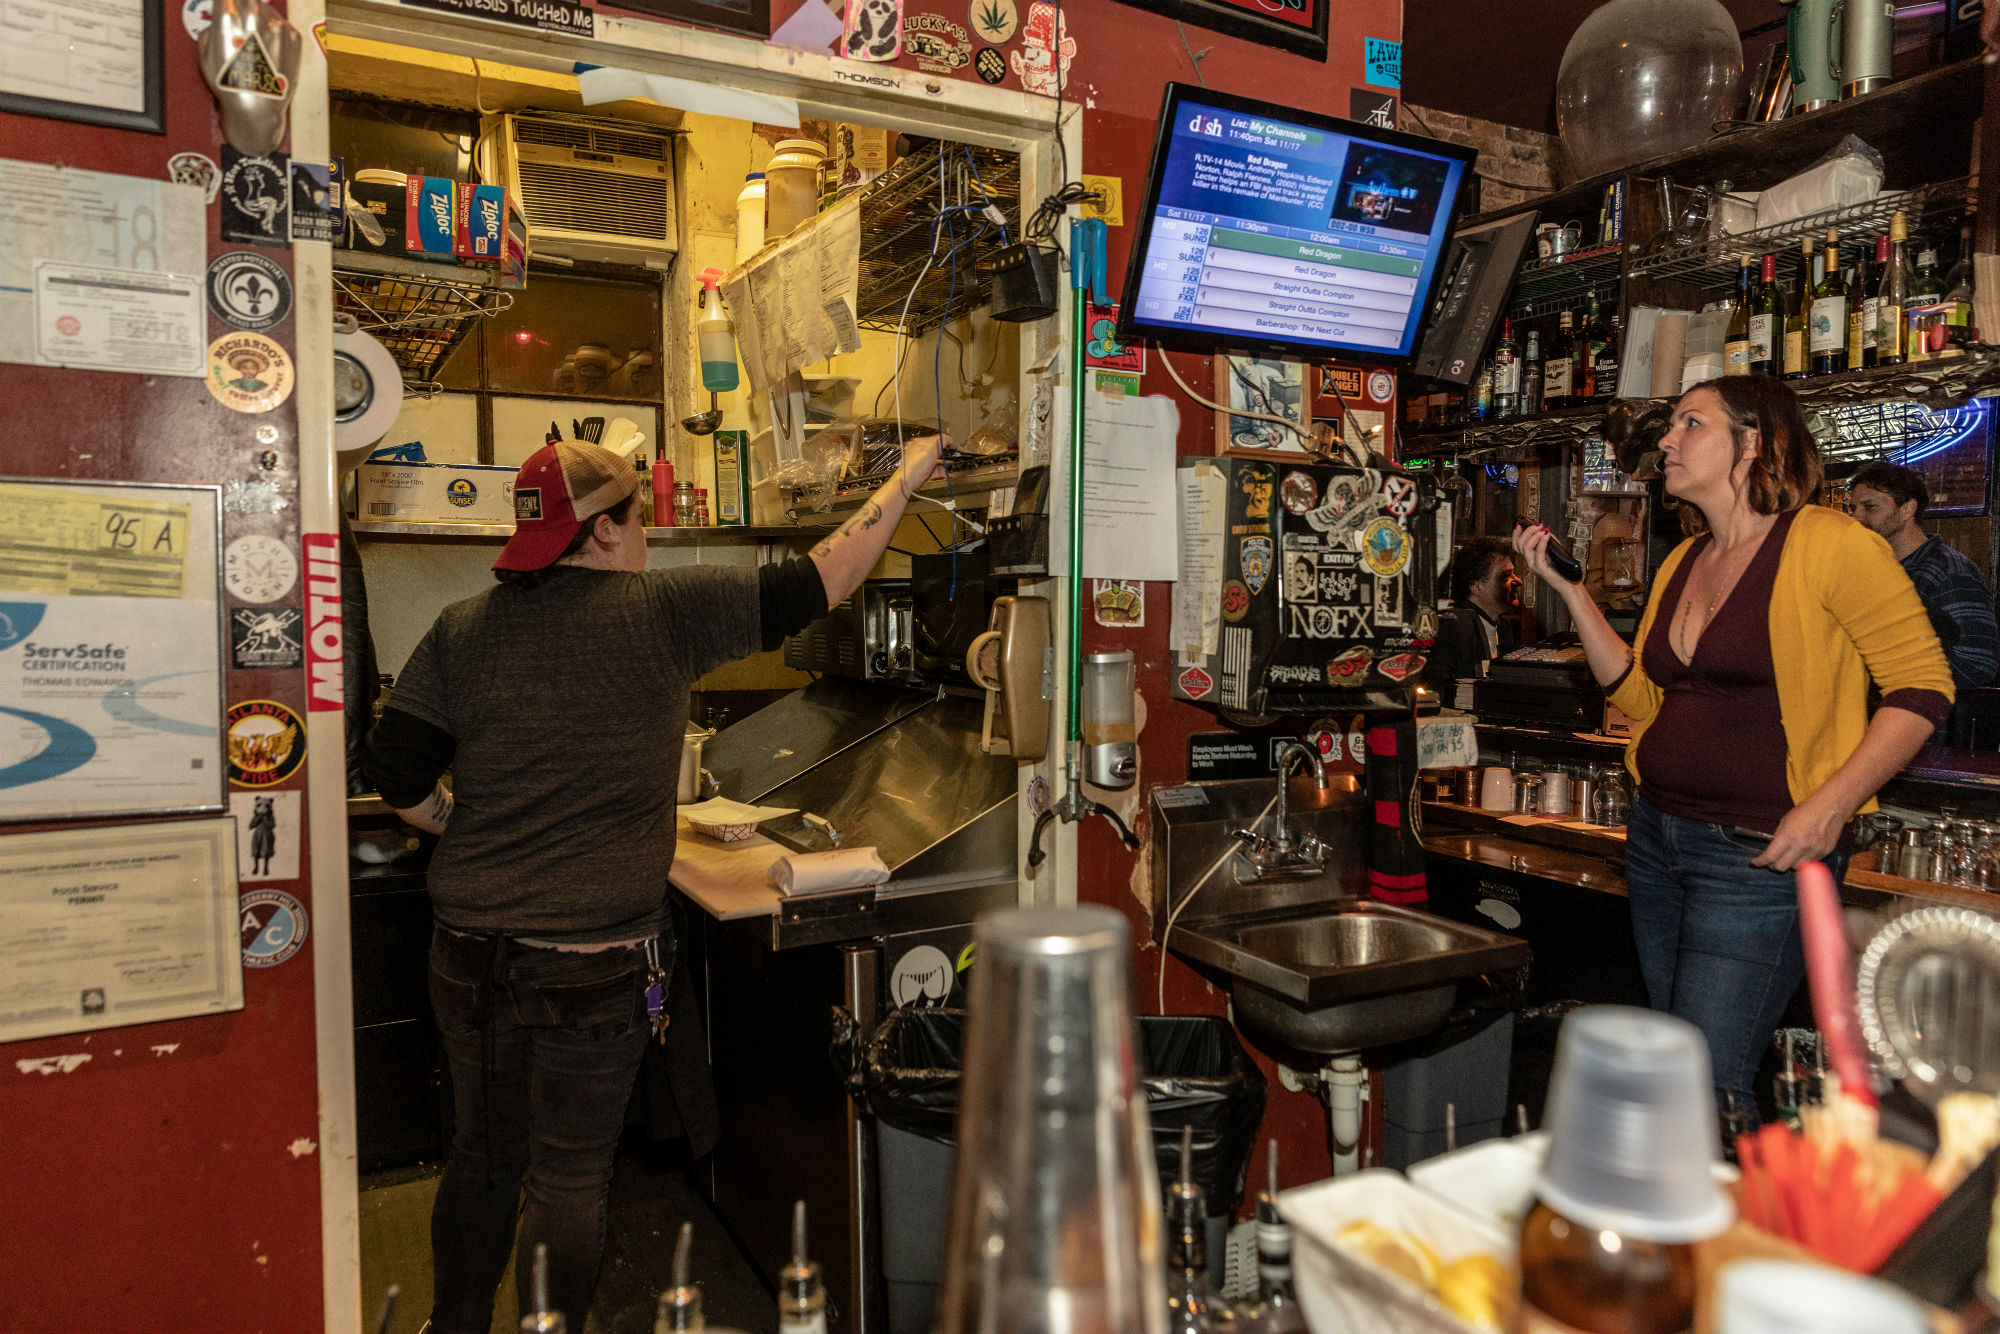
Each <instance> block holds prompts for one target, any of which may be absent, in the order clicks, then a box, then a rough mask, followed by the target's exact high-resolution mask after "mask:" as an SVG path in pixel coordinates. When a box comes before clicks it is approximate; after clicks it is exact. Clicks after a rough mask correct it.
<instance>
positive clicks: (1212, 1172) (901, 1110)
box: [861, 1008, 1265, 1334]
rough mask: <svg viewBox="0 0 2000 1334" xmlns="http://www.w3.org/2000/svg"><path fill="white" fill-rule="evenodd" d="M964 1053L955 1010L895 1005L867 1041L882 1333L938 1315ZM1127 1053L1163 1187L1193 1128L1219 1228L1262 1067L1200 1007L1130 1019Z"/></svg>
mask: <svg viewBox="0 0 2000 1334" xmlns="http://www.w3.org/2000/svg"><path fill="white" fill-rule="evenodd" d="M964 1055H965V1011H963V1010H953V1009H936V1008H925V1009H906V1010H897V1011H895V1012H893V1013H892V1014H890V1015H889V1017H888V1018H887V1019H885V1020H883V1021H882V1023H881V1024H880V1025H879V1026H878V1027H877V1028H876V1029H875V1032H874V1034H873V1035H872V1036H871V1038H870V1039H869V1043H868V1051H867V1055H866V1060H865V1063H864V1067H863V1070H862V1078H861V1083H862V1091H863V1095H864V1097H865V1099H866V1102H867V1106H868V1109H869V1110H870V1111H871V1112H873V1113H874V1115H875V1118H876V1146H877V1151H878V1160H879V1162H880V1164H881V1189H882V1271H883V1279H884V1281H885V1283H886V1286H887V1290H888V1305H889V1334H921V1331H924V1330H928V1329H929V1328H930V1324H931V1318H932V1316H933V1315H934V1314H935V1312H936V1307H937V1286H938V1283H939V1281H940V1280H941V1278H942V1277H943V1266H944V1243H945V1231H946V1229H947V1227H948V1225H949V1221H950V1219H949V1215H950V1209H951V1176H952V1143H953V1135H954V1132H955V1131H956V1129H957V1124H958V1080H959V1070H960V1068H961V1067H962V1065H963V1064H964ZM1136 1055H1137V1057H1138V1060H1139V1068H1140V1072H1141V1082H1142V1086H1143V1087H1144V1089H1145V1093H1146V1112H1147V1118H1148V1120H1149V1121H1150V1122H1151V1123H1152V1127H1153V1153H1154V1156H1155V1158H1156V1159H1157V1162H1158V1166H1159V1171H1160V1180H1161V1187H1162V1190H1164V1189H1165V1186H1166V1185H1167V1184H1168V1183H1170V1182H1172V1181H1173V1180H1174V1178H1175V1177H1176V1176H1177V1175H1178V1174H1179V1171H1180V1140H1181V1128H1182V1127H1183V1126H1189V1125H1191V1126H1193V1127H1194V1176H1195V1180H1196V1181H1197V1182H1198V1183H1199V1184H1200V1185H1201V1188H1202V1190H1203V1191H1204V1192H1206V1194H1207V1196H1208V1208H1209V1213H1210V1216H1211V1218H1213V1219H1215V1220H1217V1221H1218V1222H1221V1223H1223V1224H1224V1226H1226V1223H1227V1219H1228V1217H1229V1215H1230V1214H1232V1213H1234V1212H1235V1210H1236V1207H1237V1205H1239V1204H1240V1203H1241V1202H1242V1200H1243V1190H1244V1180H1245V1176H1246V1174H1247V1173H1248V1171H1249V1166H1250V1156H1251V1151H1252V1149H1253V1148H1254V1147H1255V1146H1256V1140H1257V1127H1258V1126H1259V1125H1260V1124H1261V1123H1262V1121H1263V1119H1264V1098H1265V1088H1264V1076H1263V1073H1262V1072H1261V1071H1259V1070H1258V1069H1257V1067H1256V1065H1255V1064H1254V1063H1253V1062H1252V1061H1251V1059H1250V1054H1249V1053H1248V1052H1246V1051H1245V1050H1244V1049H1243V1044H1242V1042H1241V1041H1239V1040H1238V1039H1237V1036H1236V1030H1235V1028H1233V1027H1232V1026H1231V1025H1230V1023H1229V1021H1228V1020H1227V1019H1222V1018H1217V1017H1214V1016H1209V1015H1164V1016H1152V1015H1142V1016H1140V1018H1139V1051H1138V1052H1137V1053H1136Z"/></svg>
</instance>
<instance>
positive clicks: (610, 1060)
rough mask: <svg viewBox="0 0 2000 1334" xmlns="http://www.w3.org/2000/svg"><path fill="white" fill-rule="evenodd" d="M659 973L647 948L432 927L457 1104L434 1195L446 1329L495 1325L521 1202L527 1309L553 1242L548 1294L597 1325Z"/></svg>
mask: <svg viewBox="0 0 2000 1334" xmlns="http://www.w3.org/2000/svg"><path fill="white" fill-rule="evenodd" d="M645 986H646V964H645V953H644V951H643V950H640V949H637V948H629V947H628V948H621V949H613V950H606V951H603V952H601V953H597V954H579V953H571V952H565V951H560V950H552V949H542V948H535V947H531V946H524V945H519V944H514V943H512V942H508V943H506V945H505V946H504V948H500V949H497V950H496V946H495V942H494V940H493V939H492V938H489V937H480V938H471V937H466V936H456V935H451V934H448V933H446V932H444V931H439V932H437V933H436V934H435V935H434V936H433V937H432V938H431V970H430V991H431V1006H432V1009H433V1010H434V1011H435V1012H436V1015H437V1024H438V1032H439V1034H440V1036H441V1037H442V1038H443V1040H444V1050H445V1055H446V1057H447V1058H448V1059H449V1060H450V1062H451V1081H452V1098H453V1107H454V1110H455V1112H456V1114H457V1125H456V1127H455V1129H454V1131H453V1134H452V1141H451V1149H450V1152H449V1153H448V1154H447V1156H446V1159H445V1170H444V1180H443V1181H442V1182H440V1183H439V1185H438V1193H437V1201H436V1203H435V1204H434V1205H433V1206H432V1209H431V1256H432V1263H433V1265H434V1267H435V1281H436V1301H435V1304H434V1305H433V1307H432V1309H431V1325H432V1328H434V1329H435V1330H437V1331H438V1334H486V1330H487V1329H488V1328H490V1327H491V1325H492V1323H493V1294H494V1290H495V1289H496V1288H497V1287H498V1286H499V1284H500V1276H501V1274H502V1273H504V1272H505V1271H506V1268H507V1256H508V1253H509V1252H510V1251H512V1250H513V1249H514V1245H515V1220H516V1218H517V1216H518V1218H519V1221H520V1249H519V1254H518V1255H517V1256H516V1257H515V1262H514V1280H515V1282H514V1287H515V1292H516V1294H517V1295H518V1297H519V1300H520V1309H521V1310H522V1311H524V1312H525V1311H530V1310H532V1309H534V1308H533V1306H532V1304H531V1303H532V1284H533V1266H534V1254H535V1244H536V1243H537V1242H544V1243H546V1244H547V1245H548V1248H549V1305H550V1306H551V1307H552V1308H554V1309H555V1310H558V1311H561V1312H562V1314H563V1318H564V1319H565V1320H566V1321H567V1323H568V1327H569V1328H570V1329H572V1330H581V1329H582V1328H583V1322H584V1317H585V1315H586V1313H587V1312H588V1311H589V1309H590V1300H591V1297H592V1295H593V1294H594V1293H595V1292H596V1290H597V1274H598V1269H599V1267H600V1265H601V1264H602V1262H603V1258H604V1216H605V1205H606V1202H607V1201H608V1199H609V1198H610V1194H611V1161H612V1158H613V1156H614V1154H615V1153H616V1152H617V1148H618V1134H619V1131H620V1129H621V1128H622V1127H623V1125H624V1121H625V1105H626V1103H627V1102H628V1101H629V1100H630V1098H631V1095H632V1084H633V1081H634V1079H636V1078H637V1076H638V1072H639V1060H640V1057H641V1056H642V1055H644V1053H645V1048H646V1041H647V1038H648V1036H649V1035H650V1032H651V1028H650V1025H649V1024H648V1022H647V1020H646V1009H645ZM524 1181H525V1183H526V1185H527V1206H526V1208H523V1207H522V1205H521V1187H522V1184H523V1182H524Z"/></svg>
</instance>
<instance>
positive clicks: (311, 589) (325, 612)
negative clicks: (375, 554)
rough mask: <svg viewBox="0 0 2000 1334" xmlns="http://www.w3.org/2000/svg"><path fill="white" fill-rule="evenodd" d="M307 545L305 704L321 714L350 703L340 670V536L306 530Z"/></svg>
mask: <svg viewBox="0 0 2000 1334" xmlns="http://www.w3.org/2000/svg"><path fill="white" fill-rule="evenodd" d="M305 544H306V670H307V672H308V673H309V674H310V677H311V680H310V683H309V685H308V688H307V691H306V707H307V708H308V709H310V710H311V711H312V712H314V713H320V712H323V711H325V710H327V709H339V708H342V707H344V706H345V705H346V703H347V688H346V682H345V680H344V678H343V676H342V672H341V661H342V659H341V654H342V643H341V631H340V538H339V537H337V536H335V535H334V534H332V533H307V534H306V535H305Z"/></svg>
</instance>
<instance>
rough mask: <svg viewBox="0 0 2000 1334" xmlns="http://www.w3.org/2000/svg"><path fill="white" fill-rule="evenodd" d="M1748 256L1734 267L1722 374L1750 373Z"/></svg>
mask: <svg viewBox="0 0 2000 1334" xmlns="http://www.w3.org/2000/svg"><path fill="white" fill-rule="evenodd" d="M1751 301H1752V297H1751V291H1750V256H1748V255H1745V256H1744V257H1743V259H1742V261H1741V262H1740V263H1739V264H1737V266H1736V298H1735V303H1734V304H1733V305H1732V306H1731V307H1730V310H1729V331H1728V332H1727V333H1725V334H1724V335H1723V337H1722V373H1723V374H1724V375H1748V374H1749V373H1750V306H1751Z"/></svg>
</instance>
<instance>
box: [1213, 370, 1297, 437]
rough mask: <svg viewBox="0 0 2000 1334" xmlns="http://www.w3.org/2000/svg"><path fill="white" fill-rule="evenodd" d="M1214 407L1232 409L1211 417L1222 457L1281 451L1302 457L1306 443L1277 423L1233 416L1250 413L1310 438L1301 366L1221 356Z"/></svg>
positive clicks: (1216, 377) (1216, 374)
mask: <svg viewBox="0 0 2000 1334" xmlns="http://www.w3.org/2000/svg"><path fill="white" fill-rule="evenodd" d="M1215 401H1216V402H1218V403H1226V404H1228V405H1229V408H1230V411H1228V412H1218V413H1216V414H1215V431H1216V435H1217V437H1218V438H1219V442H1220V444H1221V446H1222V452H1223V453H1226V454H1240V455H1250V456H1257V455H1265V454H1270V453H1272V452H1274V451H1281V450H1289V451H1291V452H1292V453H1295V454H1303V453H1304V452H1305V448H1306V442H1305V440H1304V439H1303V438H1302V437H1301V436H1300V435H1299V433H1298V431H1293V430H1290V429H1288V428H1286V427H1284V426H1281V425H1279V424H1278V423H1277V422H1273V421H1261V420H1259V419H1258V418H1256V417H1247V416H1239V415H1237V414H1238V413H1251V412H1254V413H1263V414H1266V415H1268V416H1273V417H1282V418H1284V419H1285V420H1286V421H1291V422H1297V423H1298V424H1299V427H1300V429H1301V430H1304V431H1307V432H1310V431H1311V430H1312V426H1311V422H1310V419H1309V414H1308V412H1307V410H1306V408H1307V404H1306V366H1305V363H1304V362H1302V361H1282V360H1279V359H1278V358H1276V357H1256V356H1235V355H1231V354H1228V353H1223V354H1219V355H1217V357H1216V358H1215Z"/></svg>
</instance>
